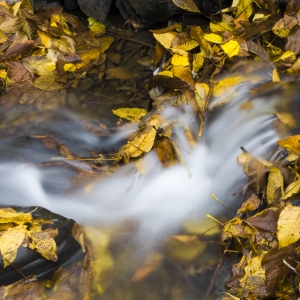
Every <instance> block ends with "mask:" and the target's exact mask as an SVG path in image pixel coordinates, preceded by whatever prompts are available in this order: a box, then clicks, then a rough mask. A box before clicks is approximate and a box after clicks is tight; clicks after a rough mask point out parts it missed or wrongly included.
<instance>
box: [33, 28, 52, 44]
mask: <svg viewBox="0 0 300 300" xmlns="http://www.w3.org/2000/svg"><path fill="white" fill-rule="evenodd" d="M37 34H38V36H39V38H40V39H41V44H42V45H43V46H44V47H46V48H51V46H52V40H51V36H50V35H49V34H47V33H45V32H42V31H39V30H38V31H37Z"/></svg>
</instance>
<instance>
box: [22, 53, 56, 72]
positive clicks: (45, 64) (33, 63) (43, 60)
mask: <svg viewBox="0 0 300 300" xmlns="http://www.w3.org/2000/svg"><path fill="white" fill-rule="evenodd" d="M22 63H23V66H24V67H25V68H26V70H28V71H29V72H32V73H35V74H38V75H46V74H47V73H49V72H51V71H54V70H55V69H56V63H55V62H53V61H52V60H51V59H50V58H48V57H47V56H30V57H26V58H24V59H23V60H22Z"/></svg>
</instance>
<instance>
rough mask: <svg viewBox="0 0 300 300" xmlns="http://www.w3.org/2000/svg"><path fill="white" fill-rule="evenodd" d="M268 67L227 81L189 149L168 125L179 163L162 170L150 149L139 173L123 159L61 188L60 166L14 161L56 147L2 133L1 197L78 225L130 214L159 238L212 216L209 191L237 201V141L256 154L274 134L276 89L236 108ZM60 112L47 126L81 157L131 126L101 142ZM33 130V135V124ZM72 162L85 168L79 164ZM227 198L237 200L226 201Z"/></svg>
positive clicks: (190, 120) (182, 117) (187, 115)
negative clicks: (108, 172)
mask: <svg viewBox="0 0 300 300" xmlns="http://www.w3.org/2000/svg"><path fill="white" fill-rule="evenodd" d="M270 73H271V71H270V69H268V68H264V69H263V71H261V70H259V72H253V74H250V75H248V78H249V82H243V83H241V84H239V85H238V86H235V88H234V91H231V92H230V93H229V94H228V95H226V97H227V98H228V100H230V101H229V103H228V104H226V105H225V106H224V107H222V108H214V109H212V112H211V115H212V116H211V117H210V116H209V117H208V121H207V123H206V124H205V131H204V137H203V139H202V141H201V143H199V144H198V145H197V146H196V147H195V148H191V147H190V146H189V145H188V144H187V143H186V141H185V138H184V135H183V134H182V130H180V128H178V129H176V128H175V129H174V131H175V136H174V137H173V139H174V140H175V141H176V143H177V145H178V147H179V148H180V151H181V155H182V156H183V158H184V161H185V164H186V166H184V165H182V164H178V165H176V166H174V167H172V168H163V167H162V166H161V164H160V162H159V160H158V158H157V155H156V153H155V152H154V151H153V152H151V153H149V154H147V155H145V157H144V159H143V164H144V169H145V170H146V171H145V174H141V173H139V172H138V170H137V168H136V166H135V165H134V164H129V165H125V166H123V167H122V168H121V169H120V170H119V171H117V172H116V173H115V174H114V175H112V176H110V177H108V178H106V179H101V180H99V181H95V182H93V183H91V184H90V186H89V187H88V188H85V189H82V190H79V191H78V190H76V192H75V193H65V192H66V191H67V190H68V188H70V187H71V183H70V181H69V179H68V174H65V173H66V172H65V171H64V170H63V169H62V168H53V167H51V168H48V169H47V168H38V167H35V166H34V165H33V164H32V163H24V162H22V161H20V160H19V161H18V159H19V158H21V157H23V160H26V159H24V156H26V155H27V156H30V158H31V159H32V157H33V156H35V159H37V160H39V161H41V160H42V161H43V160H44V161H47V160H49V159H51V157H52V158H53V157H55V159H59V158H58V156H57V153H56V154H55V155H53V156H50V155H51V154H49V153H43V150H44V149H42V148H41V147H40V149H33V148H32V146H31V145H25V146H23V145H22V142H20V144H19V145H18V139H19V141H21V140H22V136H17V137H9V138H6V139H3V140H2V143H1V144H0V147H1V148H2V151H3V153H5V155H4V157H8V158H6V159H5V160H4V161H3V162H2V163H1V164H0V176H1V182H0V190H1V203H2V204H8V205H37V206H43V207H45V208H48V209H50V210H52V211H54V212H56V213H59V214H62V215H64V216H66V217H69V218H73V219H75V220H76V221H78V222H79V223H81V224H89V225H93V226H95V225H99V224H101V225H103V224H118V222H120V221H121V220H124V219H129V220H134V221H136V222H137V223H138V224H139V225H138V227H139V232H140V233H141V234H146V235H147V236H148V238H149V239H151V238H153V239H160V238H162V237H164V236H166V235H168V234H171V233H172V232H175V231H176V230H177V229H178V228H179V227H180V226H181V224H182V222H183V221H184V220H186V219H188V218H190V217H191V216H193V217H195V216H197V217H198V218H205V215H206V214H211V215H213V216H218V214H220V213H222V211H223V209H224V208H223V207H222V206H221V205H220V204H219V203H217V202H216V201H215V200H214V199H212V197H211V196H210V194H211V193H214V194H215V195H216V196H217V197H218V198H220V200H221V201H223V202H224V203H225V204H226V205H228V206H229V207H232V206H234V205H238V204H239V203H240V199H235V198H232V197H231V194H232V193H233V192H235V190H236V189H237V188H238V187H239V185H240V184H241V183H242V182H243V181H241V179H242V177H243V172H242V168H240V167H239V166H237V164H236V157H237V156H238V154H239V153H241V150H240V146H243V147H244V148H246V149H247V150H248V151H249V152H250V153H252V154H253V155H258V156H263V155H265V152H266V150H270V149H271V148H272V147H274V146H275V144H276V140H277V139H278V134H277V132H276V129H275V128H274V126H273V123H274V120H275V119H276V117H275V115H274V114H273V113H272V112H274V111H275V110H276V106H277V105H278V102H279V98H280V97H281V96H282V94H281V95H280V94H271V95H270V96H268V99H265V97H260V98H257V99H252V100H251V102H252V109H251V110H241V109H240V108H239V106H240V104H241V103H243V102H245V101H248V100H249V98H250V94H249V88H251V87H252V86H253V85H254V84H257V83H263V82H267V81H270V80H271V75H270ZM246 78H247V77H246ZM211 106H214V104H213V103H212V104H211ZM60 114H62V115H63V118H62V119H63V120H61V121H60V122H56V120H55V119H53V120H51V122H52V123H48V124H49V130H50V131H51V132H52V134H53V135H54V136H55V134H58V135H59V136H60V140H62V142H63V143H65V144H66V145H69V147H70V148H71V149H72V150H73V151H74V152H76V151H77V153H78V152H79V153H83V155H84V154H85V153H84V150H83V149H89V148H94V149H95V148H97V147H99V145H100V147H101V148H105V147H110V146H111V145H112V144H114V143H116V142H117V141H118V140H120V139H121V138H126V135H127V134H128V131H134V130H135V129H136V126H135V125H133V126H132V127H130V128H129V130H128V129H127V132H125V131H124V132H123V131H120V132H118V133H116V134H115V135H113V136H112V137H110V138H109V139H106V140H105V141H103V140H102V141H101V139H99V138H98V137H96V136H94V135H92V134H90V133H86V132H84V131H83V130H81V131H80V130H79V129H78V124H77V122H79V120H80V118H79V117H78V116H76V115H74V114H72V113H71V112H68V111H62V112H60ZM162 115H163V116H164V118H165V119H166V120H170V119H172V120H174V119H176V120H177V123H178V124H179V125H180V124H184V123H185V124H189V125H191V126H195V124H196V120H195V119H196V117H195V116H194V114H193V112H192V109H191V107H190V106H189V105H186V106H183V107H181V108H180V109H178V108H171V109H169V110H166V111H165V112H162ZM76 124H77V125H76ZM46 125H47V124H46ZM46 125H45V124H44V125H43V126H46ZM50 128H51V129H50ZM43 130H44V129H43ZM36 133H37V134H38V133H39V132H38V130H37V131H36ZM12 144H14V145H12ZM69 163H73V164H75V163H76V162H72V161H71V162H69ZM77 164H78V166H79V167H82V168H85V169H87V168H88V167H87V165H84V164H83V163H80V162H77ZM60 172H62V173H60ZM69 176H72V174H69ZM45 187H46V189H45ZM235 202H238V203H236V204H233V203H235ZM204 230H205V228H204Z"/></svg>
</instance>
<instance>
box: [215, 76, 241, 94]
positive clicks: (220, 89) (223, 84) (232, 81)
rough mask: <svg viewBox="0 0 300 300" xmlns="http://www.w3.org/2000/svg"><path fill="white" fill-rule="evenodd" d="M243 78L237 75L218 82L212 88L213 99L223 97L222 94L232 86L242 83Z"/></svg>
mask: <svg viewBox="0 0 300 300" xmlns="http://www.w3.org/2000/svg"><path fill="white" fill-rule="evenodd" d="M244 81H245V78H244V77H243V76H241V75H237V76H234V77H229V78H225V79H222V80H220V81H219V82H218V83H217V85H216V86H215V87H214V89H213V93H212V94H213V96H215V97H219V96H222V95H224V92H225V91H226V90H227V89H228V88H229V87H232V86H235V85H237V84H239V83H241V82H244Z"/></svg>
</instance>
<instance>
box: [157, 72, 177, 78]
mask: <svg viewBox="0 0 300 300" xmlns="http://www.w3.org/2000/svg"><path fill="white" fill-rule="evenodd" d="M157 75H163V76H169V77H173V72H171V71H161V72H158V73H157Z"/></svg>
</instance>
